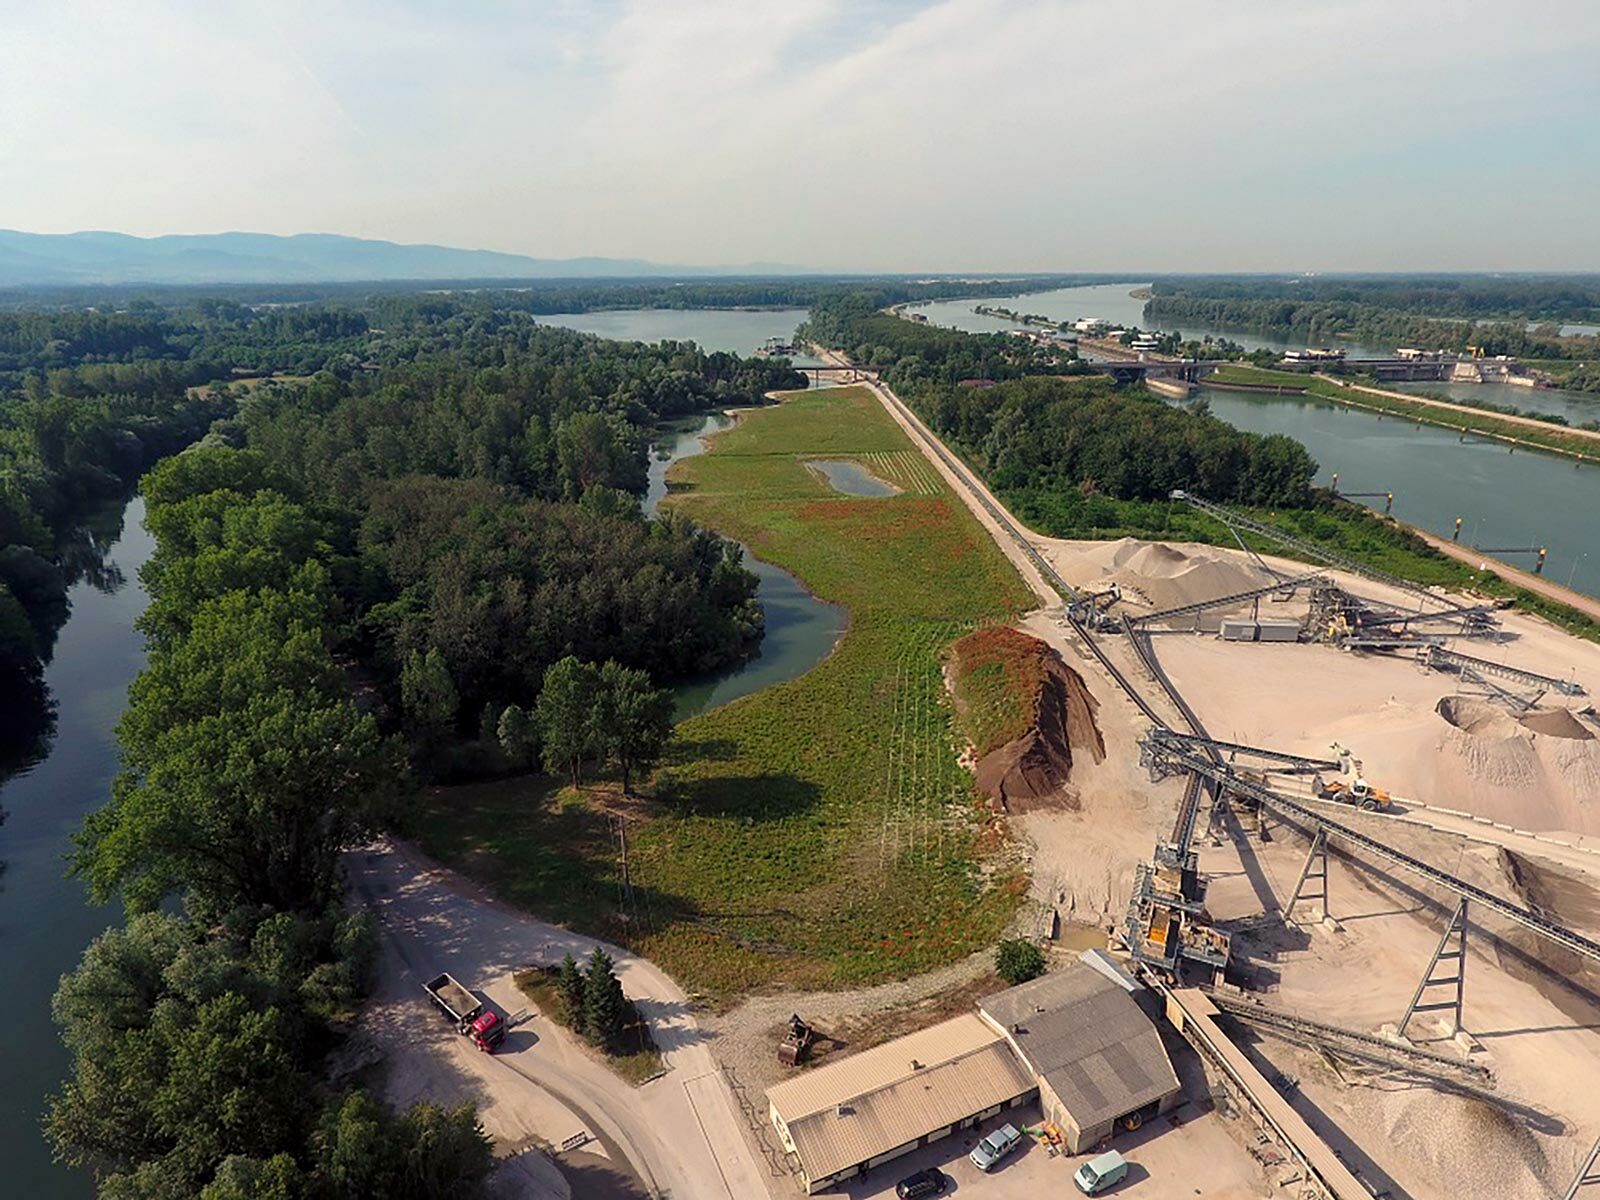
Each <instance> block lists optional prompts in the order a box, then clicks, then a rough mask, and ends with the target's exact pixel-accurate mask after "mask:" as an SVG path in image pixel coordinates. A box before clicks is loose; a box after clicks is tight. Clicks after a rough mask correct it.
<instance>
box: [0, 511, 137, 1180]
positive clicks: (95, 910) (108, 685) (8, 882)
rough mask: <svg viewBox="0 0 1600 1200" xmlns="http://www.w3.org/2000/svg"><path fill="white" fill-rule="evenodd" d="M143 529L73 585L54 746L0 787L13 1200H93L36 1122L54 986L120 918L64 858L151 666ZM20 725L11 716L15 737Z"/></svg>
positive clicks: (1, 1065)
mask: <svg viewBox="0 0 1600 1200" xmlns="http://www.w3.org/2000/svg"><path fill="white" fill-rule="evenodd" d="M143 520H144V502H143V501H142V500H139V499H135V500H133V501H131V502H129V504H128V505H127V507H126V508H125V509H124V510H123V525H122V533H121V535H120V536H119V537H118V538H117V539H116V541H115V543H114V544H113V545H112V547H111V549H110V552H109V554H108V556H107V562H106V564H105V566H106V568H109V569H99V570H96V571H93V572H91V573H90V574H91V576H92V577H93V578H95V580H96V582H97V583H98V584H99V586H98V587H97V586H95V584H92V583H90V582H87V581H85V582H80V583H78V584H76V585H74V586H73V588H72V590H71V593H70V599H71V603H72V615H71V616H70V617H69V618H68V620H67V623H66V625H65V626H64V627H63V628H62V630H61V633H60V636H59V638H58V639H57V642H56V647H55V654H54V657H53V658H52V659H51V662H50V666H49V667H48V669H47V670H46V672H45V683H46V684H47V686H48V687H49V691H50V695H51V696H52V697H53V698H54V702H55V705H56V710H57V711H56V731H55V739H54V742H53V743H52V744H51V747H50V749H49V752H48V753H47V754H46V756H45V757H44V758H43V759H41V760H40V761H39V762H37V763H36V764H35V765H34V766H33V767H32V769H31V770H28V771H27V772H25V773H23V774H20V775H17V776H16V777H14V778H12V779H11V780H9V781H8V782H7V783H6V784H5V785H4V786H3V787H0V807H4V808H5V809H6V810H7V811H8V812H9V814H10V815H9V818H8V820H7V821H6V823H5V824H4V825H3V826H0V860H4V862H5V864H6V868H5V874H4V876H3V877H0V963H4V964H5V966H6V974H7V976H8V977H9V978H10V980H11V983H10V985H9V987H10V993H9V1003H8V1004H7V1005H6V1014H5V1020H4V1021H0V1080H4V1083H5V1086H4V1088H3V1089H0V1163H4V1164H5V1165H4V1170H5V1178H6V1186H5V1189H4V1190H5V1191H7V1192H10V1193H11V1194H12V1195H14V1196H30V1197H32V1196H38V1197H49V1198H50V1200H56V1198H57V1197H78V1196H82V1197H89V1196H92V1195H93V1194H94V1186H93V1182H92V1180H91V1179H90V1177H89V1175H88V1173H87V1172H82V1171H72V1170H69V1169H68V1168H66V1167H63V1166H59V1165H57V1164H55V1163H53V1162H51V1159H50V1147H49V1145H48V1143H46V1141H45V1140H44V1136H43V1134H42V1133H41V1132H40V1128H39V1121H40V1118H41V1116H42V1115H43V1113H44V1106H45V1101H46V1098H47V1097H48V1096H49V1095H50V1094H51V1093H52V1092H54V1091H56V1090H57V1089H58V1088H59V1087H60V1086H61V1082H62V1080H63V1078H64V1077H65V1076H66V1072H67V1066H68V1056H67V1051H66V1048H65V1047H64V1046H63V1045H62V1044H61V1036H60V1033H59V1032H58V1031H57V1029H56V1027H55V1024H54V1022H53V1021H51V1019H50V997H51V996H52V995H53V994H54V992H55V989H56V981H57V980H58V979H59V978H60V976H62V975H63V974H65V973H66V972H68V971H70V970H72V968H73V967H75V966H76V965H77V963H78V959H79V958H80V957H81V956H82V954H83V948H84V947H85V946H86V945H88V944H89V942H90V940H91V939H93V938H94V937H95V935H97V934H99V933H100V932H102V931H103V930H105V929H106V928H107V927H108V926H110V925H113V924H116V923H117V922H118V921H119V920H120V918H121V915H122V914H121V910H120V908H119V907H117V906H116V905H107V906H94V905H91V904H89V903H88V900H87V897H86V895H85V893H84V889H83V885H82V884H81V883H79V882H78V881H77V880H75V879H68V878H66V875H65V870H66V864H65V862H64V861H63V856H64V855H65V854H67V852H68V851H69V850H71V848H72V843H71V835H72V834H73V833H74V832H75V831H76V830H77V828H78V826H79V825H80V824H81V823H82V821H83V818H84V816H85V814H87V813H89V812H90V811H92V810H93V809H96V808H98V807H100V806H101V805H102V804H104V803H105V802H106V799H107V797H108V795H109V790H110V784H111V779H112V777H113V776H114V775H115V774H116V771H117V746H116V739H115V737H114V735H113V729H114V727H115V725H116V722H117V718H118V717H119V716H120V715H121V714H122V708H123V704H124V703H125V701H126V699H127V691H128V685H129V684H130V683H132V682H133V678H134V676H135V675H137V674H138V673H139V670H140V668H141V667H143V665H144V638H143V637H142V636H141V635H140V634H139V633H137V632H136V631H135V630H134V628H133V622H134V619H135V618H136V617H138V615H139V614H140V613H141V612H143V611H144V606H145V594H144V589H143V588H141V587H140V586H139V583H138V570H139V567H140V566H141V565H142V564H143V563H144V561H145V560H146V559H147V558H149V556H150V551H151V549H152V548H153V541H152V539H151V537H150V535H149V534H148V533H147V532H146V531H145V528H144V524H143ZM102 589H107V590H102ZM22 717H23V714H21V713H19V712H18V711H17V710H16V709H15V708H12V709H11V710H10V711H7V713H6V722H7V732H8V733H10V732H12V731H13V729H14V728H15V727H16V726H17V725H20V724H22V723H24V722H23V721H22V720H21V718H22Z"/></svg>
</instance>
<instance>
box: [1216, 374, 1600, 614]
mask: <svg viewBox="0 0 1600 1200" xmlns="http://www.w3.org/2000/svg"><path fill="white" fill-rule="evenodd" d="M1203 395H1204V398H1205V399H1206V401H1207V402H1208V403H1209V404H1210V406H1211V411H1212V413H1213V414H1214V415H1216V416H1218V417H1220V418H1221V419H1222V420H1224V421H1226V422H1228V424H1230V425H1233V426H1235V427H1237V428H1239V429H1247V430H1250V431H1251V432H1253V433H1286V434H1288V435H1289V436H1290V437H1292V438H1294V439H1296V440H1297V441H1299V442H1301V443H1302V444H1303V445H1304V446H1305V448H1306V449H1307V450H1309V451H1310V452H1311V455H1312V457H1313V458H1315V459H1316V460H1317V462H1318V464H1320V466H1319V470H1318V472H1317V481H1318V482H1319V483H1324V484H1326V483H1329V482H1331V480H1332V476H1333V473H1334V472H1338V475H1339V490H1340V491H1341V492H1386V491H1391V490H1392V491H1393V492H1394V515H1395V516H1397V517H1399V518H1400V519H1401V520H1402V521H1408V522H1410V523H1411V524H1413V525H1417V526H1420V527H1422V528H1423V529H1428V530H1431V531H1433V532H1434V533H1438V534H1442V535H1444V536H1445V537H1449V536H1450V533H1451V530H1452V529H1453V528H1454V526H1455V519H1456V517H1458V516H1459V517H1461V518H1462V525H1461V541H1462V543H1463V544H1465V545H1477V546H1482V547H1484V548H1485V549H1490V548H1501V547H1519V548H1520V547H1537V546H1546V547H1548V548H1549V551H1550V557H1549V559H1548V560H1547V562H1546V563H1545V574H1546V575H1547V576H1549V577H1550V578H1551V579H1553V580H1555V581H1556V582H1557V583H1570V584H1571V585H1572V587H1574V588H1576V589H1577V590H1578V591H1581V592H1584V593H1586V594H1588V595H1590V596H1597V597H1600V524H1597V523H1596V521H1595V519H1594V514H1595V513H1597V512H1600V469H1596V468H1595V467H1592V466H1586V467H1579V466H1577V465H1576V464H1575V463H1574V462H1573V461H1572V460H1571V459H1567V458H1561V457H1558V456H1556V455H1553V454H1539V453H1536V452H1533V451H1527V450H1520V449H1519V450H1517V451H1516V452H1515V453H1512V452H1510V451H1509V450H1508V449H1507V447H1506V446H1504V445H1502V444H1501V443H1499V442H1489V441H1484V440H1481V439H1471V438H1469V439H1468V440H1467V441H1465V442H1463V441H1462V440H1461V438H1460V435H1459V434H1455V433H1452V432H1450V431H1449V430H1447V429H1438V428H1435V427H1434V426H1432V425H1416V424H1413V423H1410V422H1407V421H1404V420H1400V419H1397V418H1395V417H1380V416H1378V415H1376V414H1373V413H1367V412H1361V411H1359V410H1357V409H1350V408H1344V407H1342V406H1340V405H1336V404H1332V403H1326V402H1322V401H1316V400H1310V399H1303V398H1300V397H1281V398H1280V397H1261V396H1249V395H1244V394H1241V393H1238V392H1222V391H1216V390H1213V389H1207V390H1206V391H1204V393H1203ZM1363 502H1364V503H1366V504H1368V505H1369V506H1371V507H1375V508H1378V509H1379V510H1381V509H1382V508H1383V499H1382V497H1378V498H1377V499H1375V500H1374V499H1367V500H1364V501H1363ZM1501 557H1503V558H1504V559H1505V560H1506V561H1507V562H1509V563H1512V564H1513V565H1515V566H1520V567H1524V568H1528V569H1531V568H1532V567H1533V565H1534V556H1533V555H1532V554H1504V555H1502V556H1501Z"/></svg>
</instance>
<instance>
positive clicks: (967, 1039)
mask: <svg viewBox="0 0 1600 1200" xmlns="http://www.w3.org/2000/svg"><path fill="white" fill-rule="evenodd" d="M1038 1090H1039V1089H1038V1084H1037V1082H1036V1081H1035V1079H1034V1076H1033V1073H1032V1072H1031V1071H1029V1070H1028V1068H1027V1066H1026V1065H1025V1064H1024V1063H1023V1062H1022V1060H1021V1059H1019V1058H1018V1057H1017V1055H1016V1054H1015V1052H1013V1050H1012V1049H1011V1046H1010V1045H1009V1044H1008V1042H1007V1040H1006V1038H1005V1036H1004V1035H1003V1034H1002V1033H1001V1032H1000V1031H999V1030H997V1029H995V1028H994V1027H993V1026H991V1025H990V1024H988V1023H987V1022H986V1021H984V1020H983V1018H981V1017H980V1016H978V1014H977V1013H968V1014H966V1015H964V1016H960V1017H956V1018H954V1019H953V1020H949V1021H943V1022H941V1023H940V1024H938V1025H933V1026H930V1027H929V1028H927V1029H924V1030H921V1031H920V1032H917V1033H913V1034H910V1035H908V1036H906V1037H902V1038H896V1039H895V1040H894V1041H892V1042H886V1043H885V1044H883V1045H881V1046H875V1047H873V1048H872V1049H870V1050H863V1051H862V1052H861V1053H859V1054H852V1055H851V1056H850V1057H848V1058H846V1059H843V1060H841V1061H839V1062H837V1063H832V1064H830V1065H828V1066H824V1067H818V1068H816V1069H815V1070H812V1071H807V1072H806V1073H805V1074H803V1075H800V1076H799V1077H798V1078H795V1079H790V1080H787V1081H786V1082H784V1083H780V1084H777V1085H775V1086H773V1087H771V1088H769V1089H767V1103H768V1108H769V1116H770V1117H771V1120H772V1125H773V1128H774V1129H776V1130H777V1131H778V1136H779V1137H780V1138H781V1139H782V1140H783V1144H784V1146H785V1147H786V1148H787V1149H788V1150H789V1151H790V1152H791V1153H793V1154H794V1155H795V1157H796V1158H798V1159H799V1160H800V1170H801V1175H802V1177H803V1178H804V1180H805V1184H806V1190H807V1192H820V1191H823V1190H824V1189H826V1188H830V1187H833V1186H834V1185H836V1184H838V1183H841V1182H843V1181H844V1180H846V1179H850V1178H852V1177H854V1176H856V1175H860V1174H862V1173H863V1172H865V1171H867V1170H869V1169H870V1168H872V1167H876V1166H878V1165H879V1164H881V1163H886V1162H888V1161H889V1160H890V1159H894V1158H898V1157H899V1156H900V1155H902V1154H909V1153H910V1152H911V1151H912V1150H915V1149H916V1148H917V1147H918V1146H922V1145H925V1144H927V1143H928V1142H932V1141H936V1140H938V1139H939V1138H942V1137H945V1136H947V1135H949V1134H951V1133H953V1132H955V1131H956V1130H957V1129H968V1128H970V1127H972V1126H973V1125H976V1124H978V1123H979V1122H980V1121H984V1120H987V1119H988V1118H989V1117H991V1116H994V1115H995V1114H997V1113H999V1112H1001V1111H1003V1110H1004V1109H1006V1108H1011V1107H1015V1106H1017V1105H1021V1104H1025V1103H1027V1102H1028V1101H1029V1100H1031V1099H1033V1098H1034V1096H1035V1095H1037V1093H1038Z"/></svg>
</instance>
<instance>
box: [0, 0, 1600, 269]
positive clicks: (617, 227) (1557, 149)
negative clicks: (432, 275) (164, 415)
mask: <svg viewBox="0 0 1600 1200" xmlns="http://www.w3.org/2000/svg"><path fill="white" fill-rule="evenodd" d="M1597 61H1600V6H1596V5H1595V4H1594V3H1593V0H1518V2H1517V3H1509V2H1506V0H1496V2H1495V3H1480V2H1479V0H1452V2H1451V3H1442V2H1440V0H1430V2H1421V0H1221V2H1208V0H1142V2H1141V3H1138V4H1127V3H1114V2H1112V0H1102V2H1099V3H1080V2H1078V0H994V2H985V0H927V2H920V3H918V2H912V0H776V2H771V3H769V2H767V0H594V2H584V0H523V2H515V0H448V2H446V3H439V2H437V0H381V2H380V0H270V2H269V3H260V2H258V0H252V2H250V3H235V2H234V0H203V2H201V0H194V2H179V0H0V227H4V228H14V229H23V230H29V231H33V232H45V233H62V232H70V231H73V230H80V229H111V230H118V231H121V232H126V233H133V234H138V235H142V236H150V235H154V234H161V233H206V232H219V231H223V230H232V229H242V230H250V231H255V232H265V233H298V232H324V233H345V234H352V235H356V236H363V237H376V238H386V239H390V240H394V241H402V242H435V243H441V244H445V245H452V246H461V247H468V248H483V249H493V250H504V251H512V252H517V253H524V254H531V255H535V256H538V257H544V258H565V257H575V256H581V255H604V256H612V257H636V258H644V259H650V260H653V261H656V262H663V263H682V264H699V265H730V264H743V263H750V262H780V263H790V264H796V265H800V266H805V267H810V268H814V269H818V270H826V271H845V270H855V271H919V270H960V269H967V270H991V271H1012V270H1040V271H1042V270H1054V271H1126V270H1148V271H1195V270H1226V271H1256V270H1261V271H1284V270H1323V271H1330V270H1389V271H1404V270H1544V271H1549V270H1595V269H1600V70H1597V69H1596V67H1595V63H1596V62H1597Z"/></svg>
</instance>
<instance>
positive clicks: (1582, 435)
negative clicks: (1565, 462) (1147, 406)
mask: <svg viewBox="0 0 1600 1200" xmlns="http://www.w3.org/2000/svg"><path fill="white" fill-rule="evenodd" d="M1201 384H1202V386H1204V387H1207V388H1212V389H1215V390H1217V391H1232V392H1245V393H1252V392H1253V393H1258V394H1271V395H1279V396H1294V395H1305V396H1312V397H1315V398H1317V399H1322V400H1328V401H1330V402H1332V403H1334V404H1341V405H1344V406H1346V407H1348V408H1358V409H1362V410H1364V411H1366V412H1372V413H1378V414H1380V415H1382V416H1394V417H1403V418H1405V419H1407V420H1415V421H1420V422H1422V423H1423V424H1425V425H1434V426H1437V427H1438V428H1440V429H1448V430H1450V431H1452V432H1454V433H1460V434H1471V435H1473V436H1475V437H1486V438H1492V439H1493V440H1495V441H1498V442H1503V443H1505V444H1507V445H1509V446H1511V447H1513V448H1516V447H1521V448H1523V449H1526V450H1541V451H1545V452H1547V453H1551V454H1560V455H1564V456H1565V457H1568V458H1573V459H1576V460H1578V461H1579V462H1589V463H1600V431H1597V430H1588V429H1572V428H1569V427H1567V426H1563V425H1553V424H1551V423H1550V422H1549V421H1540V420H1537V419H1535V418H1533V417H1524V416H1517V415H1513V414H1511V413H1496V412H1490V411H1489V410H1487V409H1482V408H1473V407H1472V406H1471V405H1466V404H1455V403H1452V402H1450V401H1448V400H1434V399H1432V398H1431V397H1427V396H1417V395H1413V394H1411V393H1409V392H1394V391H1389V390H1387V389H1385V388H1377V387H1372V386H1370V385H1368V384H1361V383H1352V382H1350V381H1349V380H1344V379H1339V378H1336V377H1334V376H1332V375H1324V374H1321V373H1320V372H1319V373H1318V374H1316V375H1312V376H1310V377H1307V376H1305V375H1300V374H1297V373H1296V372H1293V371H1274V370H1269V369H1266V368H1262V367H1223V368H1220V369H1219V370H1217V371H1216V372H1214V373H1213V374H1212V375H1210V376H1207V377H1206V378H1205V379H1204V380H1202V381H1201Z"/></svg>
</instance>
